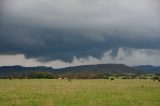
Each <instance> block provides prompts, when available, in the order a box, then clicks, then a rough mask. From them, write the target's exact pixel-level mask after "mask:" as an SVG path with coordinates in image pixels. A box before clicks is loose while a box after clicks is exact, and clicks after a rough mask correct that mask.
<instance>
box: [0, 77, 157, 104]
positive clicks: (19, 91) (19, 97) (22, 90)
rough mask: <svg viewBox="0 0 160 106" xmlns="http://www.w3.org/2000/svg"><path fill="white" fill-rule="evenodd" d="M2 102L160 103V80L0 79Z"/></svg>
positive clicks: (0, 99) (0, 101)
mask: <svg viewBox="0 0 160 106" xmlns="http://www.w3.org/2000/svg"><path fill="white" fill-rule="evenodd" d="M0 106H160V82H153V81H152V80H119V79H116V80H114V81H111V80H72V81H71V82H69V81H67V80H44V79H41V80H40V79H35V80H0Z"/></svg>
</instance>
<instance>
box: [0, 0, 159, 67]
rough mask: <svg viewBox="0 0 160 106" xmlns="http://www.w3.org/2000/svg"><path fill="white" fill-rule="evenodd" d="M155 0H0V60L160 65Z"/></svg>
mask: <svg viewBox="0 0 160 106" xmlns="http://www.w3.org/2000/svg"><path fill="white" fill-rule="evenodd" d="M159 41H160V1H159V0H0V66H3V65H23V66H39V65H44V66H51V67H53V68H62V67H68V66H77V65H86V64H105V63H121V64H126V65H130V66H133V65H160V42H159Z"/></svg>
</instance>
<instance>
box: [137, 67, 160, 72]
mask: <svg viewBox="0 0 160 106" xmlns="http://www.w3.org/2000/svg"><path fill="white" fill-rule="evenodd" d="M135 68H137V69H140V70H143V71H144V72H145V73H160V66H152V65H140V66H135Z"/></svg>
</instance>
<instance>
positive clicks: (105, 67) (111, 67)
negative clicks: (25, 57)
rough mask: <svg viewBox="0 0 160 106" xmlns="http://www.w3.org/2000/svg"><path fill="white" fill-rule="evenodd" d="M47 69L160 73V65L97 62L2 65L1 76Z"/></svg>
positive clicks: (52, 71) (52, 70)
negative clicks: (52, 64)
mask: <svg viewBox="0 0 160 106" xmlns="http://www.w3.org/2000/svg"><path fill="white" fill-rule="evenodd" d="M37 71H45V72H51V73H55V74H65V73H76V72H93V73H115V74H117V73H118V74H125V73H160V66H157V67H155V66H151V65H141V66H134V67H130V66H126V65H124V64H97V65H83V66H74V67H66V68H61V69H53V68H52V67H45V66H38V67H23V66H18V65H17V66H1V67H0V76H9V75H13V74H16V75H17V74H18V75H19V74H20V75H22V74H28V73H30V72H37Z"/></svg>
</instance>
